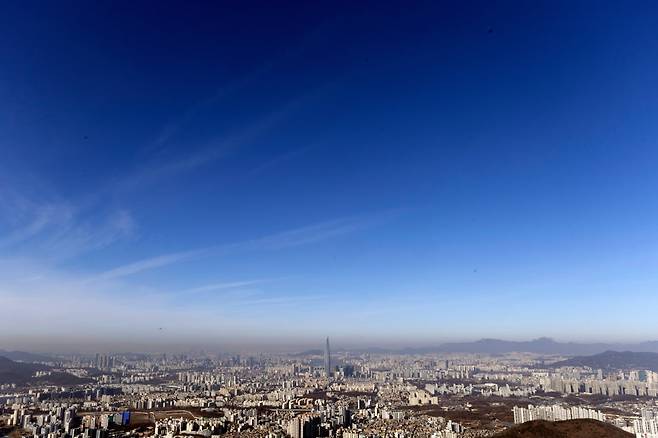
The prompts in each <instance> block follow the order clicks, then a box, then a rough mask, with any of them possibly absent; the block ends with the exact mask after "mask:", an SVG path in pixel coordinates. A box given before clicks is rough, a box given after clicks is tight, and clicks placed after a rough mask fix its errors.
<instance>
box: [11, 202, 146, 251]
mask: <svg viewBox="0 0 658 438" xmlns="http://www.w3.org/2000/svg"><path fill="white" fill-rule="evenodd" d="M84 213H85V212H84V211H83V209H81V208H80V207H79V206H76V205H74V204H73V203H71V202H68V201H63V200H59V199H32V198H28V197H27V196H25V195H22V194H20V193H18V192H16V191H11V190H9V189H3V190H0V222H4V224H5V227H3V229H4V233H3V231H2V229H0V248H11V249H12V250H15V251H18V252H20V251H22V250H29V252H31V253H33V255H34V254H36V255H40V256H44V257H48V258H52V257H53V256H56V258H67V257H72V256H76V255H79V254H81V253H85V252H88V251H93V250H97V249H100V248H104V247H106V246H108V245H111V244H113V243H115V242H116V241H118V240H121V239H124V238H127V237H130V236H131V235H133V233H134V231H135V229H136V224H135V221H134V220H133V218H132V215H131V214H130V212H129V211H128V210H125V209H113V210H108V211H107V212H106V213H105V214H101V215H98V217H96V216H90V215H85V214H84Z"/></svg>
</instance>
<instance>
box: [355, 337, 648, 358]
mask: <svg viewBox="0 0 658 438" xmlns="http://www.w3.org/2000/svg"><path fill="white" fill-rule="evenodd" d="M613 349H615V350H629V351H646V352H658V341H649V342H640V343H635V344H634V343H628V344H618V343H602V342H601V343H577V342H557V341H555V340H553V339H551V338H546V337H544V338H538V339H533V340H531V341H506V340H502V339H480V340H477V341H473V342H446V343H443V344H439V345H435V346H427V347H413V348H411V347H409V348H402V349H387V348H368V349H367V351H369V352H372V353H391V352H394V353H408V354H422V353H441V352H444V353H483V354H503V353H513V352H519V353H536V354H561V355H566V356H572V355H591V354H597V353H602V352H604V351H608V350H613Z"/></svg>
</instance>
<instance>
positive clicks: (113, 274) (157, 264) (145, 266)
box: [93, 248, 209, 281]
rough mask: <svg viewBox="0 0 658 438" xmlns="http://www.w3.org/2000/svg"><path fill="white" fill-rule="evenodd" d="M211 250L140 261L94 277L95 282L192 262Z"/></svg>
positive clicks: (183, 252)
mask: <svg viewBox="0 0 658 438" xmlns="http://www.w3.org/2000/svg"><path fill="white" fill-rule="evenodd" d="M208 251H209V248H201V249H195V250H190V251H182V252H176V253H171V254H163V255H159V256H156V257H151V258H148V259H143V260H139V261H137V262H134V263H130V264H127V265H123V266H119V267H117V268H114V269H110V270H108V271H105V272H102V273H101V274H99V275H96V276H95V277H93V280H95V281H98V280H112V279H115V278H120V277H127V276H130V275H135V274H138V273H140V272H143V271H149V270H151V269H156V268H161V267H163V266H168V265H171V264H174V263H179V262H182V261H185V260H190V259H193V258H196V257H199V256H201V255H203V254H205V253H208Z"/></svg>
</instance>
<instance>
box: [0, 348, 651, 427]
mask: <svg viewBox="0 0 658 438" xmlns="http://www.w3.org/2000/svg"><path fill="white" fill-rule="evenodd" d="M561 359H564V358H563V357H559V356H554V357H548V356H546V355H543V356H541V357H540V356H538V355H536V354H528V353H510V354H506V355H496V356H489V355H486V354H447V353H446V354H417V355H413V354H392V353H386V354H383V353H381V354H375V353H368V352H356V351H339V352H332V351H331V350H330V345H329V340H328V339H327V340H326V341H325V342H324V343H323V344H322V348H321V349H318V350H313V351H307V352H303V353H295V354H252V355H244V354H242V355H238V354H210V353H207V352H196V353H189V354H177V355H167V354H132V353H130V354H128V353H122V354H109V353H99V354H95V355H87V356H85V355H68V356H64V355H62V356H55V357H51V358H50V357H49V358H43V360H41V361H37V363H33V362H31V363H29V364H28V363H27V362H16V363H13V362H12V363H13V365H15V366H16V367H17V369H18V370H24V369H27V370H28V371H29V374H24V373H23V374H21V372H19V371H17V372H15V373H13V374H12V373H9V374H4V377H3V378H4V381H3V382H2V384H1V385H0V430H1V432H0V436H12V437H19V436H32V437H34V438H111V437H146V436H156V437H163V438H174V437H188V438H190V437H192V438H193V437H198V438H220V437H233V436H244V437H269V438H284V437H292V438H315V437H338V438H340V437H342V438H370V437H381V438H384V437H396V438H403V437H414V436H416V437H431V438H462V437H487V436H493V435H495V434H496V433H498V432H500V431H502V430H505V429H507V428H509V427H511V426H513V425H514V424H518V423H523V422H526V421H531V420H537V419H543V420H548V421H560V420H570V419H578V418H590V419H595V420H599V421H604V422H607V423H610V424H613V425H614V426H616V427H618V428H620V429H623V430H625V431H628V432H631V433H633V434H635V436H636V437H637V438H658V374H656V373H655V372H652V371H650V370H633V369H631V370H615V371H614V372H611V371H609V370H608V371H603V370H600V369H590V368H586V367H553V366H551V365H550V364H551V363H554V362H557V361H559V360H561ZM12 376H13V377H12ZM12 378H13V381H12Z"/></svg>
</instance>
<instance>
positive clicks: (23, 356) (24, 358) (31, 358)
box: [0, 349, 53, 362]
mask: <svg viewBox="0 0 658 438" xmlns="http://www.w3.org/2000/svg"><path fill="white" fill-rule="evenodd" d="M0 356H2V357H6V358H7V359H11V360H16V361H19V362H51V361H53V358H52V357H48V356H45V355H43V354H35V353H28V352H26V351H7V350H2V349H0Z"/></svg>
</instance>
